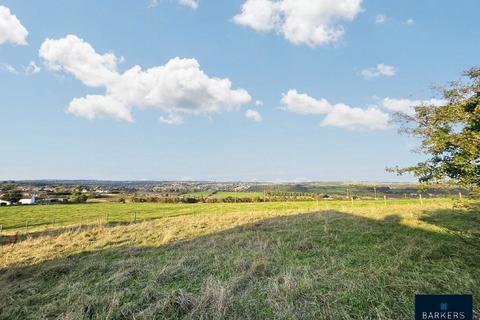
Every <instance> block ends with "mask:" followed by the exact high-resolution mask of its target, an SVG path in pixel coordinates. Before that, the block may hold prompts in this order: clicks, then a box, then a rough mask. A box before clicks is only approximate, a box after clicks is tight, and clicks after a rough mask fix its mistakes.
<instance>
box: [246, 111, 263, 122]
mask: <svg viewBox="0 0 480 320" xmlns="http://www.w3.org/2000/svg"><path fill="white" fill-rule="evenodd" d="M245 117H247V118H248V119H252V120H253V121H255V122H262V120H263V119H262V116H261V114H260V112H258V111H257V110H252V109H248V110H247V111H246V112H245Z"/></svg>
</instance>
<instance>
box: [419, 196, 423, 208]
mask: <svg viewBox="0 0 480 320" xmlns="http://www.w3.org/2000/svg"><path fill="white" fill-rule="evenodd" d="M419 199H420V206H422V207H423V198H422V194H421V193H420V195H419Z"/></svg>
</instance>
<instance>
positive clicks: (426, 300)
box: [415, 294, 473, 320]
mask: <svg viewBox="0 0 480 320" xmlns="http://www.w3.org/2000/svg"><path fill="white" fill-rule="evenodd" d="M415 320H473V296H472V295H421V294H419V295H416V296H415Z"/></svg>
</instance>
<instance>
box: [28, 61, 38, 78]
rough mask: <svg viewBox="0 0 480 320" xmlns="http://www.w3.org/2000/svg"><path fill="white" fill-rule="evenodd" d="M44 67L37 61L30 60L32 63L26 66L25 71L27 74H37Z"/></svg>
mask: <svg viewBox="0 0 480 320" xmlns="http://www.w3.org/2000/svg"><path fill="white" fill-rule="evenodd" d="M41 70H42V69H41V68H40V67H39V66H37V64H36V63H35V61H30V63H29V64H28V66H26V67H24V71H25V74H26V75H28V76H29V75H32V74H37V73H39V72H40V71H41Z"/></svg>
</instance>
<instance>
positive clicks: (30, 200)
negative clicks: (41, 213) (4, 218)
mask: <svg viewBox="0 0 480 320" xmlns="http://www.w3.org/2000/svg"><path fill="white" fill-rule="evenodd" d="M18 203H20V204H37V198H35V197H31V198H26V199H20V200H19V201H18Z"/></svg>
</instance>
